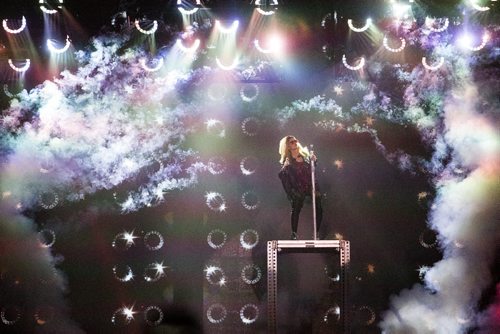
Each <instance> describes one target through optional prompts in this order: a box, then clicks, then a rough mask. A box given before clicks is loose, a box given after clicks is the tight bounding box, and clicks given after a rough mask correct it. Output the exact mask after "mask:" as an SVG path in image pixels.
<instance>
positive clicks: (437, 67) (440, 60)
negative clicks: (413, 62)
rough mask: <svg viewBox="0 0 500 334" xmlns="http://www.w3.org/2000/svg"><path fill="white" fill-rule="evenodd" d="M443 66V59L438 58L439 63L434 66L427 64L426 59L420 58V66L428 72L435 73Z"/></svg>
mask: <svg viewBox="0 0 500 334" xmlns="http://www.w3.org/2000/svg"><path fill="white" fill-rule="evenodd" d="M443 64H444V57H441V58H439V61H438V62H437V63H435V64H434V65H429V64H427V58H426V57H422V65H423V66H424V67H425V68H426V69H428V70H430V71H437V70H438V69H439V68H440V67H441V66H443Z"/></svg>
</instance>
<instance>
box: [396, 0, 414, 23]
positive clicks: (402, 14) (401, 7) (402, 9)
mask: <svg viewBox="0 0 500 334" xmlns="http://www.w3.org/2000/svg"><path fill="white" fill-rule="evenodd" d="M410 9H411V6H410V5H405V4H401V3H398V2H395V3H393V4H392V14H393V16H394V17H396V18H398V19H400V18H406V17H408V11H409V10H410Z"/></svg>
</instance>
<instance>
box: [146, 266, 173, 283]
mask: <svg viewBox="0 0 500 334" xmlns="http://www.w3.org/2000/svg"><path fill="white" fill-rule="evenodd" d="M166 268H168V267H167V266H164V265H163V262H161V263H158V262H153V263H151V264H149V265H148V266H147V267H146V269H144V280H145V281H146V282H156V281H158V280H160V279H161V278H163V277H165V269H166Z"/></svg>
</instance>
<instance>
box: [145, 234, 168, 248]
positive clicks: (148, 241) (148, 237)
mask: <svg viewBox="0 0 500 334" xmlns="http://www.w3.org/2000/svg"><path fill="white" fill-rule="evenodd" d="M152 237H156V238H158V241H157V242H156V245H155V244H153V243H152V242H151V238H152ZM143 240H144V245H145V246H146V248H147V249H148V250H150V251H157V250H159V249H160V248H162V247H163V244H164V240H163V236H162V235H161V234H160V232H158V231H150V232H148V233H146V234H145V235H144V238H143Z"/></svg>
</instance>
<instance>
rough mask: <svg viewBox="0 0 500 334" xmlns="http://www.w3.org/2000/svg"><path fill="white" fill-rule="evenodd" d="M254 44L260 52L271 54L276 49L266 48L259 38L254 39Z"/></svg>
mask: <svg viewBox="0 0 500 334" xmlns="http://www.w3.org/2000/svg"><path fill="white" fill-rule="evenodd" d="M253 45H254V46H255V48H256V49H257V50H258V51H259V52H260V53H264V54H269V53H274V50H273V49H264V48H263V47H261V46H260V42H259V40H258V39H256V40H254V41H253Z"/></svg>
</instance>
